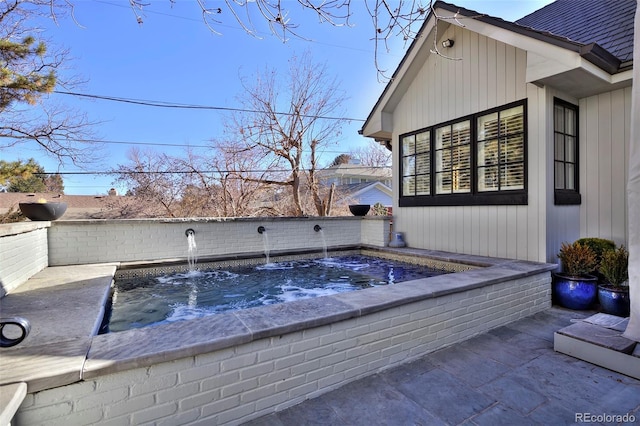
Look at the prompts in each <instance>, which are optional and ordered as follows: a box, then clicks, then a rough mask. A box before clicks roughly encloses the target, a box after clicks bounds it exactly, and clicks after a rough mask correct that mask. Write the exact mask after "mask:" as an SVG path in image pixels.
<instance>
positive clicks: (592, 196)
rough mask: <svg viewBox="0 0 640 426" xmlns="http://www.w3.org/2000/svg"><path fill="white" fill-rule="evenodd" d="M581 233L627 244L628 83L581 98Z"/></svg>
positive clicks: (629, 100)
mask: <svg viewBox="0 0 640 426" xmlns="http://www.w3.org/2000/svg"><path fill="white" fill-rule="evenodd" d="M579 106H580V192H581V194H582V205H581V206H580V236H581V237H601V238H608V239H612V240H613V241H615V242H616V243H617V244H627V232H626V229H627V222H628V218H627V197H626V182H627V176H628V172H629V167H628V166H629V162H628V158H629V143H628V141H629V140H630V120H631V88H626V89H619V90H615V91H612V92H607V93H603V94H600V95H596V96H591V97H588V98H585V99H581V100H580V103H579Z"/></svg>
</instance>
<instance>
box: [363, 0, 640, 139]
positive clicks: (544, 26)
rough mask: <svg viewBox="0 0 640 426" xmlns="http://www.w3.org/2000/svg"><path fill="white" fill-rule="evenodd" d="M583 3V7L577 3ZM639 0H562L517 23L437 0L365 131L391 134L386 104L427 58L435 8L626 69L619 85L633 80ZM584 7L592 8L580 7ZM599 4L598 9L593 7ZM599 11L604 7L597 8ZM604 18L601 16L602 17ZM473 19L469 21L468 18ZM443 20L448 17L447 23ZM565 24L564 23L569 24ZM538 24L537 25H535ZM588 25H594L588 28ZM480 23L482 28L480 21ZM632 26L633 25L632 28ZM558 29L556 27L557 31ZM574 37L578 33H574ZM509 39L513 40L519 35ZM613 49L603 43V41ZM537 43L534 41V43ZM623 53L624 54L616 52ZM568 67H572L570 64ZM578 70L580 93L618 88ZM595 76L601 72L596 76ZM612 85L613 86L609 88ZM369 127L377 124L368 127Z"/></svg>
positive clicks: (545, 80)
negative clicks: (413, 67) (415, 63)
mask: <svg viewBox="0 0 640 426" xmlns="http://www.w3.org/2000/svg"><path fill="white" fill-rule="evenodd" d="M576 5H578V6H576ZM635 7H636V0H557V1H556V2H555V3H552V4H550V5H548V6H546V7H545V8H542V9H540V10H538V11H536V12H533V13H531V14H529V15H527V16H526V17H524V18H522V19H520V20H518V21H517V23H514V22H509V21H505V20H504V19H501V18H497V17H492V16H489V15H486V14H483V13H480V12H476V11H474V10H470V9H465V8H463V7H459V6H456V5H454V4H451V3H447V2H444V1H441V0H437V1H436V2H435V3H434V4H433V10H432V11H431V12H430V13H429V15H428V16H427V17H426V18H425V20H424V23H423V25H422V27H421V28H420V30H419V31H418V35H417V36H416V37H415V38H414V40H413V41H412V43H411V45H410V46H409V48H408V49H407V51H406V53H405V55H404V56H403V58H402V60H401V61H400V63H399V64H398V67H397V68H396V70H395V71H394V73H393V75H392V77H391V79H390V81H389V83H388V84H387V85H386V87H385V89H384V90H383V92H382V94H381V95H380V97H379V98H378V100H377V101H376V104H375V105H374V107H373V108H372V109H371V112H370V113H369V115H368V117H367V119H366V121H365V122H364V124H363V126H362V128H361V130H360V131H359V133H360V134H363V135H365V136H367V137H373V138H375V139H376V140H377V141H379V142H386V141H388V140H389V138H390V133H389V131H388V129H387V127H388V125H389V122H390V121H389V120H390V118H389V117H388V116H385V115H384V114H383V109H384V108H385V104H387V103H389V102H390V100H391V99H392V97H393V95H394V93H395V92H396V91H397V90H398V89H399V87H400V85H401V83H400V82H401V81H402V80H403V79H405V78H406V77H407V75H408V76H409V78H410V77H411V72H410V71H409V70H410V69H411V68H412V66H413V62H414V61H416V58H418V57H420V58H421V59H420V60H424V59H423V58H424V55H422V56H421V55H420V51H421V50H424V49H426V50H428V49H429V48H428V47H425V40H426V39H428V38H429V37H427V35H429V33H430V32H433V31H434V28H436V24H437V22H438V21H437V20H436V18H435V17H436V16H437V15H435V14H434V10H435V11H439V12H442V11H444V12H450V14H451V15H450V16H456V17H457V18H456V19H455V20H447V21H446V24H450V25H460V26H464V25H462V24H456V22H458V20H459V19H462V18H468V19H470V20H472V21H477V22H478V23H482V24H483V25H485V28H484V30H483V33H484V34H490V35H489V36H490V37H497V36H498V35H499V34H501V32H500V31H493V30H491V29H490V28H491V27H497V28H499V29H502V30H506V31H508V32H509V33H511V34H516V35H517V36H518V37H521V38H522V40H525V39H528V40H534V41H538V42H543V44H542V45H541V46H539V47H538V50H539V51H538V52H537V53H538V54H541V52H542V51H544V45H545V43H546V45H551V46H554V47H556V48H561V49H565V50H566V51H567V54H571V55H573V56H575V57H576V63H580V61H579V60H580V59H584V60H585V61H588V62H590V63H592V64H594V65H595V66H596V67H597V68H599V69H600V70H602V71H604V73H605V74H606V75H613V74H616V73H621V72H626V74H625V76H624V77H623V78H620V79H618V80H619V81H618V80H617V81H616V83H615V84H617V85H624V84H627V82H626V79H628V80H629V82H628V84H631V83H630V81H631V77H630V76H631V74H630V71H629V70H630V68H631V65H632V63H633V62H632V60H631V57H632V53H633V26H634V18H635ZM580 9H586V10H584V11H580ZM590 9H593V10H594V11H591V10H590ZM604 10H608V11H609V12H608V13H609V14H610V16H607V18H606V19H604V18H602V17H601V15H600V14H601V13H603V11H604ZM595 11H598V12H597V13H596V12H595ZM599 17H600V18H599ZM467 22H468V21H467ZM441 23H442V22H441ZM563 24H564V27H563ZM534 25H535V27H534ZM585 27H588V28H585ZM476 28H479V27H478V26H476ZM628 28H631V30H630V31H629V30H628ZM552 30H553V31H555V32H552ZM570 37H573V38H570ZM508 42H511V43H513V42H514V41H513V38H511V39H510V40H509V41H508ZM600 43H603V45H605V46H607V48H609V49H611V51H609V50H607V48H605V47H603V45H600ZM528 44H529V45H531V44H530V43H528ZM616 55H619V56H616ZM564 71H569V70H568V69H565V70H564ZM577 71H578V72H576V73H574V74H572V75H569V74H568V73H567V72H564V74H566V75H565V80H566V78H567V76H569V79H570V80H575V81H579V82H581V86H580V87H579V88H577V89H575V90H574V93H573V94H574V95H575V96H576V97H583V96H587V95H591V94H595V93H598V91H599V90H602V88H603V87H604V86H607V87H613V86H612V85H610V84H609V83H608V82H607V81H606V80H607V78H606V77H605V78H604V80H605V82H604V83H603V82H602V81H600V80H602V75H598V74H597V73H595V72H594V71H592V70H590V69H586V68H585V67H584V65H579V66H578V67H577ZM592 76H595V77H594V78H592ZM555 77H556V76H554V75H553V74H549V75H546V76H541V77H540V78H538V80H537V81H536V79H535V78H532V80H531V81H528V82H534V83H539V84H551V85H552V86H553V83H556V82H557V79H556V78H555ZM585 88H586V89H585ZM609 90H610V89H609ZM368 127H371V128H370V129H368Z"/></svg>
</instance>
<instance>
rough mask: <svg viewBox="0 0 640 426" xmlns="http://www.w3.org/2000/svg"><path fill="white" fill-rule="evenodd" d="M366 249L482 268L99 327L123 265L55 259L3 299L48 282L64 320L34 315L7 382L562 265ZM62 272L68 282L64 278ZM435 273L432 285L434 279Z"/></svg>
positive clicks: (96, 370) (11, 351) (292, 325)
mask: <svg viewBox="0 0 640 426" xmlns="http://www.w3.org/2000/svg"><path fill="white" fill-rule="evenodd" d="M356 248H357V249H360V250H369V251H373V252H378V253H387V254H397V255H411V256H423V257H429V258H432V259H437V260H441V261H446V262H453V263H461V264H466V265H471V266H476V267H478V266H480V268H475V269H471V270H468V271H465V272H459V273H456V274H451V275H449V274H445V275H439V276H435V277H429V278H423V279H418V280H413V281H407V282H403V283H397V284H394V285H393V286H385V287H375V288H369V289H365V290H360V291H355V292H348V293H340V294H336V295H332V296H323V297H321V298H313V299H305V300H299V301H294V302H288V303H283V304H276V305H269V306H263V307H259V308H251V309H247V310H243V311H236V312H228V313H223V314H217V315H211V316H207V317H204V318H198V319H193V320H186V321H179V322H175V323H172V324H166V325H161V326H157V327H146V328H142V329H133V330H127V331H122V332H118V333H109V334H103V335H95V334H96V332H97V326H99V324H97V323H99V320H101V318H102V314H101V313H99V312H98V311H99V310H100V308H97V307H96V305H97V304H99V303H98V302H101V303H102V304H103V305H102V306H104V300H105V297H107V294H108V292H109V290H110V287H111V283H112V280H113V277H114V275H115V273H116V270H117V267H118V266H120V264H119V263H110V264H94V265H74V266H64V267H62V266H60V267H49V268H46V269H45V270H44V271H42V272H40V273H38V274H36V275H35V276H34V277H32V278H31V279H30V280H29V282H28V283H27V284H25V286H26V287H24V288H20V289H19V291H16V292H14V293H10V294H8V295H7V296H5V297H4V298H3V299H2V303H3V306H4V307H10V306H11V305H14V302H13V300H14V299H15V301H16V302H17V301H19V300H21V297H20V295H22V297H24V296H25V295H28V294H29V292H31V291H47V292H48V293H47V295H48V297H51V298H52V299H50V300H48V301H46V303H45V305H46V307H47V309H46V311H47V312H46V314H42V315H45V317H46V318H55V319H56V321H58V322H57V323H56V324H57V326H56V327H47V324H48V325H50V324H51V320H48V322H47V321H44V322H43V319H39V320H37V321H36V324H33V321H32V327H33V326H34V325H35V327H33V332H32V334H31V335H30V336H29V337H28V338H27V339H26V340H25V342H23V344H21V345H18V346H15V347H13V348H5V349H0V357H2V361H3V368H2V369H1V370H0V385H7V384H12V383H21V382H25V383H27V387H28V393H33V392H37V391H40V390H44V389H49V388H55V387H59V386H64V385H67V384H71V383H75V382H78V381H82V380H83V379H90V378H93V377H98V376H102V375H106V374H111V373H115V372H120V371H126V370H129V369H133V368H138V367H146V366H151V365H154V364H157V363H160V362H167V361H173V360H177V359H180V358H184V357H190V356H196V355H199V354H203V353H208V352H211V351H216V350H221V349H225V348H230V347H233V346H236V345H239V344H243V343H248V342H251V341H254V340H258V339H263V338H268V337H273V336H280V335H283V334H286V333H291V332H295V331H298V330H303V329H307V328H311V327H319V326H322V325H326V324H331V323H334V322H337V321H341V320H345V319H349V318H357V317H360V316H364V315H368V314H371V313H375V312H379V311H382V310H385V309H389V308H391V307H396V306H401V305H404V304H408V303H413V302H416V301H421V300H424V299H429V298H436V297H441V296H446V295H447V294H452V293H457V292H462V291H467V290H471V289H474V288H478V287H484V286H487V285H491V284H495V283H499V282H504V281H507V280H513V279H517V278H522V277H527V276H531V275H535V274H540V273H543V272H549V271H552V270H554V269H556V267H557V265H555V264H547V263H538V262H530V261H519V260H513V259H499V258H490V257H481V256H472V255H465V254H457V253H449V252H442V251H436V250H421V249H411V248H401V249H392V248H379V247H369V246H358V247H354V249H356ZM61 277H66V280H61ZM452 277H453V279H452ZM56 280H57V281H58V284H55V282H56ZM426 281H428V284H429V285H428V286H425V283H426ZM60 282H62V283H61V284H60ZM43 289H44V290H43ZM79 289H82V290H83V291H79ZM33 294H34V295H35V294H36V293H33ZM53 298H55V300H53ZM58 302H59V303H58ZM63 302H64V303H63ZM43 303H44V302H43ZM70 306H75V307H80V306H84V307H90V309H94V311H93V313H89V312H82V311H81V309H72V308H70ZM32 308H33V307H31V308H29V307H28V306H22V307H20V308H16V309H13V310H12V311H11V314H12V315H20V316H24V317H27V318H34V316H35V315H38V312H40V311H41V309H40V308H41V307H39V309H38V310H37V312H34V310H33V309H32ZM21 310H22V311H21ZM3 315H4V313H3ZM63 323H64V324H63Z"/></svg>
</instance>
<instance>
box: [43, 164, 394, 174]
mask: <svg viewBox="0 0 640 426" xmlns="http://www.w3.org/2000/svg"><path fill="white" fill-rule="evenodd" d="M364 167H366V168H367V169H376V170H385V169H390V168H391V167H389V166H364ZM327 169H328V168H325V169H319V170H317V171H322V170H327ZM340 170H341V171H343V170H344V171H347V170H362V166H361V167H341V168H340ZM240 172H241V173H266V172H269V173H291V170H285V169H276V170H270V169H264V170H242V171H240ZM192 173H238V171H237V170H197V171H194V170H176V171H170V170H160V171H148V170H130V171H117V170H109V171H75V172H35V173H33V174H34V175H120V174H123V175H173V174H176V175H186V174H192Z"/></svg>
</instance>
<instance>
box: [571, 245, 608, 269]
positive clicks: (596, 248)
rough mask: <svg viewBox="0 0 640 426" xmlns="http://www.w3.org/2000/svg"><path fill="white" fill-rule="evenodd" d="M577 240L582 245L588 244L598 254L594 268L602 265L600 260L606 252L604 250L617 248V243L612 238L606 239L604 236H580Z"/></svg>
mask: <svg viewBox="0 0 640 426" xmlns="http://www.w3.org/2000/svg"><path fill="white" fill-rule="evenodd" d="M576 242H577V243H580V244H582V245H586V246H587V247H589V248H590V249H591V250H593V252H594V253H595V254H596V266H595V268H594V270H597V269H598V267H599V266H600V261H601V260H602V255H603V254H604V252H606V251H609V250H615V248H616V243H614V242H613V241H611V240H606V239H604V238H594V237H587V238H580V239H579V240H577V241H576ZM592 272H593V271H592Z"/></svg>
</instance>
